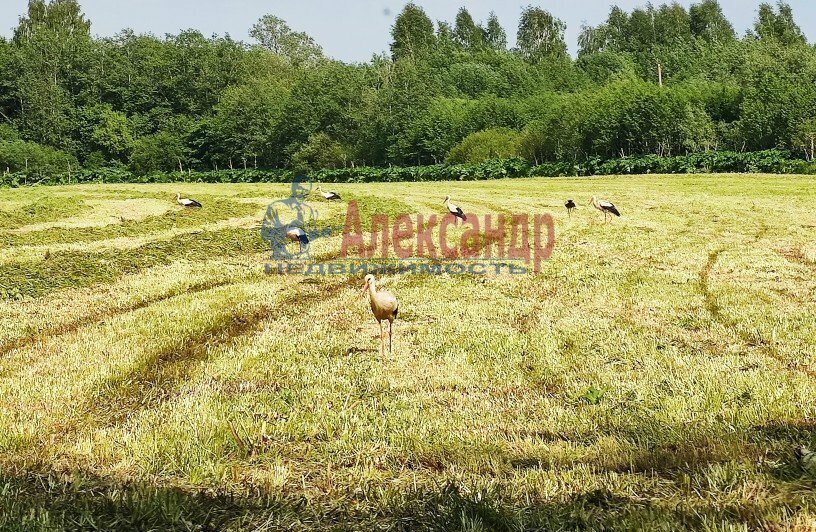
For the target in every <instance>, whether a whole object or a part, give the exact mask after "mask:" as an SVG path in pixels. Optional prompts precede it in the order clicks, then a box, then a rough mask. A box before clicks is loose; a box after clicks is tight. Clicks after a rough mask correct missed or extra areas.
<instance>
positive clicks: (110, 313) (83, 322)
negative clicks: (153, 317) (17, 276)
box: [0, 279, 244, 357]
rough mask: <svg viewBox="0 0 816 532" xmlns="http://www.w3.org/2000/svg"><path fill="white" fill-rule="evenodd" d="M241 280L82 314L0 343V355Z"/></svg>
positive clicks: (210, 283) (201, 285)
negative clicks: (48, 327) (62, 322)
mask: <svg viewBox="0 0 816 532" xmlns="http://www.w3.org/2000/svg"><path fill="white" fill-rule="evenodd" d="M243 280H244V279H220V280H217V281H204V282H201V283H196V284H194V285H192V286H189V287H180V288H177V289H173V290H170V291H168V292H164V293H163V294H159V295H156V296H154V297H149V298H146V299H143V300H141V301H138V302H136V303H133V304H131V305H127V306H123V307H117V308H112V309H108V310H105V311H103V312H101V313H96V314H90V315H87V316H82V317H81V318H79V319H76V320H73V321H70V322H68V323H65V324H62V325H59V326H57V327H52V328H50V329H45V330H41V331H38V332H37V333H36V334H29V335H25V336H22V337H20V338H16V339H14V340H11V341H6V342H4V343H2V344H0V357H2V356H5V355H7V354H8V353H10V352H12V351H16V350H18V349H26V348H31V347H34V346H35V345H36V344H38V343H44V342H47V341H48V340H51V339H52V338H55V337H58V336H64V335H66V334H71V333H73V332H76V331H78V330H79V329H81V328H83V327H88V326H91V325H95V324H98V323H100V322H103V321H106V320H109V319H112V318H116V317H118V316H123V315H125V314H129V313H131V312H136V311H137V310H141V309H144V308H147V307H149V306H152V305H156V304H159V303H163V302H165V301H169V300H171V299H174V298H177V297H182V296H189V295H196V294H200V293H202V292H206V291H208V290H213V289H215V288H221V287H224V286H230V285H233V284H238V283H240V282H241V281H243Z"/></svg>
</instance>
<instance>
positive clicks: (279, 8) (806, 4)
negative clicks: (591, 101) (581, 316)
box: [0, 0, 816, 61]
mask: <svg viewBox="0 0 816 532" xmlns="http://www.w3.org/2000/svg"><path fill="white" fill-rule="evenodd" d="M415 3H417V4H419V5H421V6H422V7H423V8H424V9H425V11H426V12H427V13H428V15H429V16H430V17H431V19H433V20H434V21H436V20H448V21H453V19H454V17H455V16H456V11H457V10H458V9H459V7H460V6H462V5H464V6H465V7H467V8H468V10H470V13H471V14H472V15H473V17H474V18H475V19H477V20H484V19H485V18H487V15H488V13H490V11H491V10H493V11H495V12H496V14H497V15H498V17H499V20H500V21H501V23H502V25H503V26H504V27H505V30H506V31H507V35H508V38H509V40H510V44H511V45H512V44H514V42H515V33H516V27H517V22H518V18H519V14H520V12H521V9H522V6H524V5H527V4H528V3H529V4H533V5H537V6H540V7H543V8H544V9H547V10H549V11H550V12H552V13H553V14H554V15H555V16H557V17H559V18H561V19H562V20H564V21H565V22H566V23H567V35H566V37H567V44H568V45H569V48H570V51H571V52H573V53H574V52H575V50H576V47H577V45H576V38H577V35H578V31H579V28H580V26H581V24H583V23H588V24H590V25H596V24H598V23H600V22H603V20H604V19H605V18H606V15H607V14H608V12H609V7H610V6H611V5H613V4H616V5H618V6H620V7H622V8H624V9H626V10H631V9H632V8H633V7H636V6H641V5H644V4H645V3H646V2H645V1H640V0H619V1H617V2H611V1H609V0H572V1H569V2H564V1H563V0H541V1H538V2H533V1H530V2H527V1H522V2H519V1H518V0H515V1H513V0H511V1H506V0H470V1H466V0H434V1H423V0H416V1H415ZM654 3H655V4H660V3H663V2H662V1H661V0H655V1H654ZM680 3H681V4H683V5H686V6H687V5H689V4H691V3H693V2H690V1H687V0H681V1H680ZM789 3H790V4H791V6H792V7H793V10H794V14H795V16H796V20H797V22H798V23H799V26H800V27H802V29H803V30H804V31H805V33H806V34H807V36H808V39H809V40H810V42H814V40H816V2H813V1H812V0H789ZM80 4H81V5H82V7H83V9H84V11H85V14H86V15H87V16H88V18H89V19H90V20H91V22H92V24H93V25H92V29H91V31H92V32H93V33H94V34H95V35H102V36H109V35H113V34H115V33H117V32H118V31H119V30H121V29H123V28H132V29H134V30H135V31H136V32H137V33H154V34H156V35H164V34H166V33H178V31H179V30H181V29H190V28H194V29H197V30H199V31H201V32H202V33H204V34H205V35H208V36H209V35H211V34H214V33H217V34H224V33H229V34H230V35H232V37H233V38H236V39H240V40H248V36H247V32H248V30H249V28H250V26H252V24H253V23H254V22H255V21H256V20H257V19H258V18H259V17H260V16H262V15H264V14H266V13H271V14H273V15H277V16H279V17H281V18H283V19H284V20H286V21H287V22H288V23H289V25H290V26H291V27H292V28H294V29H296V30H300V31H306V32H307V33H309V34H310V35H312V37H314V38H315V40H316V41H317V42H318V43H319V44H320V45H321V46H322V47H323V50H324V51H325V53H326V54H327V55H328V56H331V57H334V58H337V59H341V60H344V61H367V60H368V59H369V58H370V57H371V55H372V54H375V53H379V52H382V51H385V50H387V49H388V43H389V38H390V37H389V31H390V28H391V25H392V24H393V22H394V17H395V16H396V15H397V14H398V13H399V12H400V10H401V9H402V7H403V6H404V5H405V4H406V2H405V1H403V0H345V1H343V0H336V1H331V0H266V1H264V0H232V1H225V0H80ZM720 4H721V5H722V7H723V10H724V11H725V14H726V16H727V17H728V18H729V19H730V20H731V21H732V22H733V23H734V25H735V27H736V29H737V31H738V32H739V33H743V32H744V31H745V30H746V29H748V28H749V27H750V26H751V24H752V23H753V20H754V17H755V16H756V9H757V6H758V5H759V0H748V1H746V0H720ZM27 5H28V1H27V0H0V32H2V33H3V34H5V35H7V36H8V35H10V34H11V30H12V28H14V26H16V25H17V19H18V17H19V16H20V14H22V13H24V12H25V10H26V6H27Z"/></svg>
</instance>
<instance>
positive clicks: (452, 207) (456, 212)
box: [442, 196, 467, 222]
mask: <svg viewBox="0 0 816 532" xmlns="http://www.w3.org/2000/svg"><path fill="white" fill-rule="evenodd" d="M442 205H447V207H448V212H450V213H451V214H452V215H454V216H456V217H457V218H460V219H461V220H462V221H463V222H467V216H465V213H464V211H463V210H462V208H461V207H457V206H456V205H454V204H453V203H451V200H450V196H445V202H444V203H443V204H442Z"/></svg>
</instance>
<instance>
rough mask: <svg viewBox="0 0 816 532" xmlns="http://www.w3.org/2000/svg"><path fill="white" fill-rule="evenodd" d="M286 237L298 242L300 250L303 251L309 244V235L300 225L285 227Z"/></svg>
mask: <svg viewBox="0 0 816 532" xmlns="http://www.w3.org/2000/svg"><path fill="white" fill-rule="evenodd" d="M286 238H288V239H289V240H291V241H292V242H300V252H301V253H303V252H304V251H305V250H306V248H307V247H308V246H309V235H307V234H306V231H304V230H303V229H301V228H300V227H289V228H287V229H286Z"/></svg>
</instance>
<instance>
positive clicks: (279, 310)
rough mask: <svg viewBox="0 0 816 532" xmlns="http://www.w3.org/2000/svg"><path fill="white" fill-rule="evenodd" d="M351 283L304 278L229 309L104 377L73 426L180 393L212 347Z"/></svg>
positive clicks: (102, 422) (127, 414)
mask: <svg viewBox="0 0 816 532" xmlns="http://www.w3.org/2000/svg"><path fill="white" fill-rule="evenodd" d="M302 286H306V287H307V288H306V289H303V288H302ZM347 286H350V281H348V280H342V281H339V282H337V283H333V284H332V285H330V286H328V287H323V286H321V285H315V284H313V283H300V285H299V286H298V289H297V290H296V291H295V292H294V293H291V294H288V295H286V296H285V297H283V298H281V299H280V300H278V301H276V302H275V303H273V304H266V305H260V306H254V307H252V308H248V309H245V310H242V311H239V312H237V313H233V314H230V315H227V316H226V319H224V320H220V321H219V322H218V323H216V324H214V325H213V326H211V327H207V328H206V329H205V330H203V331H201V332H199V333H198V334H196V335H195V336H193V337H191V338H187V339H184V340H183V341H182V342H181V343H180V344H177V345H174V346H171V347H168V348H166V349H162V350H159V351H158V352H156V353H154V354H152V355H151V356H149V357H147V359H145V360H143V361H140V362H138V363H136V364H135V365H134V366H132V367H131V368H129V369H128V370H127V371H126V372H125V373H124V374H121V375H117V376H115V377H113V378H109V379H107V380H106V381H103V383H102V384H101V385H100V386H99V387H97V388H96V391H95V392H93V393H92V394H91V396H89V397H88V398H87V399H86V400H85V402H84V403H83V405H82V406H81V407H80V408H78V409H77V412H79V413H80V414H79V415H80V416H81V419H75V421H76V423H75V424H74V427H75V429H74V431H76V430H79V429H80V428H88V427H90V428H97V427H98V428H104V427H114V426H117V425H121V424H123V423H126V422H127V420H128V419H130V418H131V417H132V416H133V415H134V414H136V413H138V412H140V411H143V410H147V409H154V408H158V407H160V406H161V405H162V404H164V403H166V402H167V401H170V400H172V399H173V398H174V397H177V396H178V394H179V393H181V385H182V384H183V383H185V382H188V381H189V380H190V379H192V378H194V376H195V374H196V371H197V370H198V369H199V368H200V367H201V365H202V364H204V363H205V362H206V361H207V360H208V359H209V358H210V356H211V354H212V353H213V352H214V351H216V350H219V349H228V348H230V347H232V346H235V345H236V344H237V343H238V342H239V341H240V340H241V339H244V338H249V337H253V336H255V335H257V334H260V333H261V332H262V331H263V330H264V328H265V327H266V326H267V325H268V324H269V323H271V322H273V321H275V320H278V319H280V318H283V317H286V316H288V315H290V314H291V312H297V311H298V308H301V307H302V306H303V305H307V306H308V305H309V304H311V303H314V302H316V301H320V300H325V299H326V298H330V297H335V296H336V295H337V294H338V292H339V291H340V290H342V289H343V288H345V287H347ZM69 432H71V431H69ZM63 435H64V433H63ZM68 437H70V435H69V436H68Z"/></svg>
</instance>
